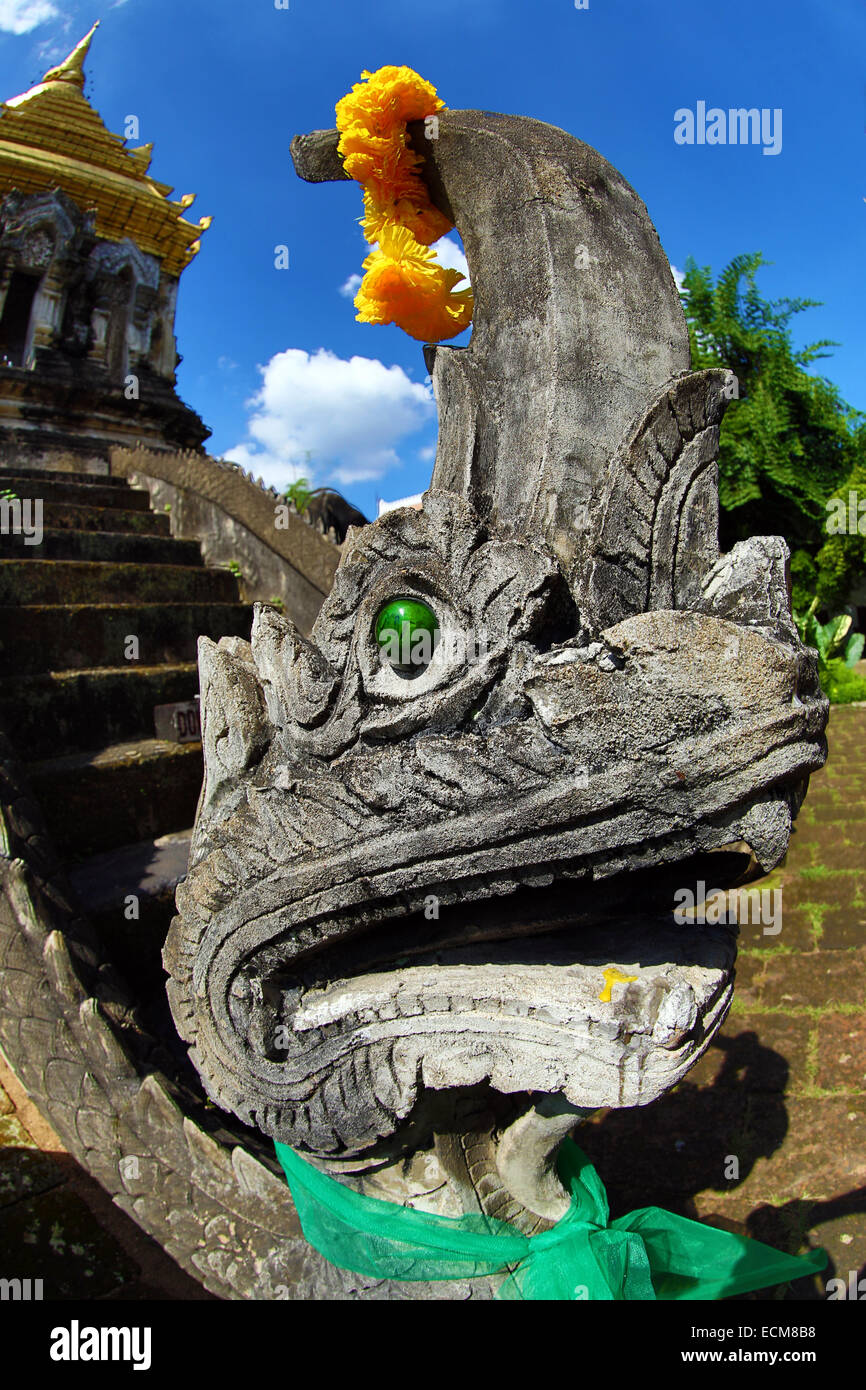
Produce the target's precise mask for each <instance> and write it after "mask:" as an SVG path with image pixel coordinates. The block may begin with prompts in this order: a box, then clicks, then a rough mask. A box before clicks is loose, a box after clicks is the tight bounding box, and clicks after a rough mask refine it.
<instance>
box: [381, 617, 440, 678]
mask: <svg viewBox="0 0 866 1390" xmlns="http://www.w3.org/2000/svg"><path fill="white" fill-rule="evenodd" d="M438 640H439V621H438V619H437V617H436V614H435V613H434V612H433V609H432V608H431V607H430V606H429V604H426V603H423V602H422V601H421V599H417V598H394V599H391V600H390V602H388V603H386V604H385V606H384V607H383V608H381V609H380V610H379V616H378V617H377V619H376V641H377V642H378V643H379V647H380V648H381V651H382V654H383V656H384V657H385V658H386V660H387V661H389V662H390V664H391V665H392V666H393V667H394V669H395V670H396V671H400V672H404V673H410V674H415V675H417V674H418V673H420V672H421V671H423V670H424V669H425V667H427V666H429V664H430V662H431V661H432V659H433V652H434V649H435V647H436V643H437V642H438Z"/></svg>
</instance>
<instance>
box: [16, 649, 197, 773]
mask: <svg viewBox="0 0 866 1390" xmlns="http://www.w3.org/2000/svg"><path fill="white" fill-rule="evenodd" d="M5 669H6V667H5V665H4V670H5ZM197 694H198V671H197V669H196V666H195V664H194V663H193V662H184V663H183V664H177V665H174V666H133V665H129V666H125V667H111V668H106V669H104V670H89V671H56V672H54V673H53V674H51V675H41V676H23V677H18V676H4V677H3V678H2V679H0V728H2V729H3V730H4V731H5V732H6V733H7V734H8V735H9V737H10V739H11V740H12V744H13V746H14V748H15V751H16V753H17V755H18V757H19V758H21V760H22V761H23V762H34V761H36V760H38V759H42V758H51V757H57V756H59V755H60V754H61V753H83V752H84V751H85V750H86V749H88V748H93V747H94V745H101V746H102V747H107V746H108V745H109V744H111V743H122V742H124V741H126V740H128V739H139V738H152V737H153V735H154V724H153V711H154V707H155V706H156V705H167V704H175V703H179V702H181V701H184V700H192V699H193V698H194V696H195V695H197Z"/></svg>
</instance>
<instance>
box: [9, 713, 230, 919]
mask: <svg viewBox="0 0 866 1390" xmlns="http://www.w3.org/2000/svg"><path fill="white" fill-rule="evenodd" d="M202 772H203V765H202V754H201V744H200V743H165V742H163V741H162V740H161V739H156V738H148V739H139V740H136V741H134V742H129V743H120V744H114V745H112V746H110V747H108V748H102V749H99V750H98V751H96V752H85V753H73V754H71V755H70V754H67V755H64V756H63V757H59V758H48V759H45V760H43V761H41V762H37V763H31V765H30V767H29V768H28V780H29V782H30V784H31V786H32V788H33V791H34V793H35V794H36V796H37V797H38V798H39V800H40V802H41V804H42V809H43V813H44V816H45V822H46V826H47V828H48V833H49V835H50V836H51V838H52V839H53V841H54V844H55V845H56V846H57V849H58V850H59V851H60V853H61V854H62V855H63V856H64V858H65V859H66V862H67V863H73V862H75V861H78V860H81V859H84V858H86V857H88V856H91V855H95V854H98V853H100V852H104V851H108V850H115V849H117V848H119V847H120V846H122V845H129V844H131V843H133V842H136V841H142V840H146V839H151V840H153V839H155V838H156V837H157V836H159V835H165V834H168V833H169V832H173V831H177V830H183V829H185V828H186V827H187V826H189V825H191V824H192V822H193V820H194V819H195V808H196V805H197V803H198V797H199V792H200V791H201V783H202ZM130 891H132V890H130Z"/></svg>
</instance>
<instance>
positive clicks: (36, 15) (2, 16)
mask: <svg viewBox="0 0 866 1390" xmlns="http://www.w3.org/2000/svg"><path fill="white" fill-rule="evenodd" d="M59 15H60V11H59V9H58V8H57V6H56V5H55V4H54V3H53V0H0V30H2V31H3V33H4V34H29V33H30V31H31V29H37V28H38V27H39V25H40V24H45V23H47V21H48V20H49V19H57V18H58V17H59Z"/></svg>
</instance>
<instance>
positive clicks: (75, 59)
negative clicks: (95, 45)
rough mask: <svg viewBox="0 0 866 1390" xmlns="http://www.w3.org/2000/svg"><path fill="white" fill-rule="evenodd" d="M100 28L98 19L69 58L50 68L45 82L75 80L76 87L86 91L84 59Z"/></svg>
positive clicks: (44, 79)
mask: <svg viewBox="0 0 866 1390" xmlns="http://www.w3.org/2000/svg"><path fill="white" fill-rule="evenodd" d="M98 28H99V20H97V21H96V23H95V24H94V26H93V28H92V29H91V31H90V33H89V34H85V36H84V38H83V39H82V40H81V43H79V44H77V45H76V46H75V48H73V50H72V52H71V53H70V55H69V57H68V58H64V60H63V62H62V63H58V65H57V67H56V68H50V69H49V70H48V72H46V74H45V76H44V77H43V79H42V81H43V82H74V83H75V85H76V87H80V88H81V90H82V92H83V91H84V60H85V58H86V57H87V53H88V50H89V48H90V44H91V41H92V39H93V35H94V34H95V33H96V31H97V29H98Z"/></svg>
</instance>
